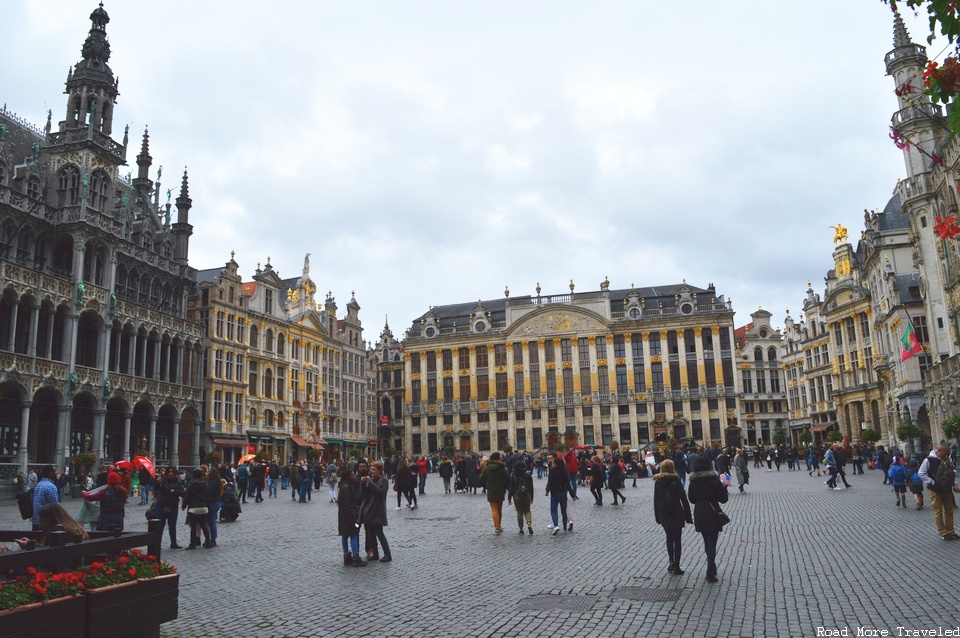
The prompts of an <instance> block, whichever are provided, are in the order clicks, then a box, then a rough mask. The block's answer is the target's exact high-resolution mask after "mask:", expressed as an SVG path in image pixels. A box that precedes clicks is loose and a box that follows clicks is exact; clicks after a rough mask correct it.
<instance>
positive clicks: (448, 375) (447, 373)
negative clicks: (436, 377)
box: [443, 370, 453, 379]
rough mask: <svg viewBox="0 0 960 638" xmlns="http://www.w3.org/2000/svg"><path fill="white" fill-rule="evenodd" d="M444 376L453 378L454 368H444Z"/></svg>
mask: <svg viewBox="0 0 960 638" xmlns="http://www.w3.org/2000/svg"><path fill="white" fill-rule="evenodd" d="M443 378H444V379H452V378H453V370H444V371H443Z"/></svg>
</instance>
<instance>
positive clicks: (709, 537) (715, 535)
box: [700, 532, 720, 576]
mask: <svg viewBox="0 0 960 638" xmlns="http://www.w3.org/2000/svg"><path fill="white" fill-rule="evenodd" d="M700 533H701V534H702V535H703V550H704V551H705V552H706V553H707V576H716V575H717V540H718V539H719V538H720V532H700Z"/></svg>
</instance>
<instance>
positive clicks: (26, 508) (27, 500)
mask: <svg viewBox="0 0 960 638" xmlns="http://www.w3.org/2000/svg"><path fill="white" fill-rule="evenodd" d="M17 507H19V508H20V517H21V518H22V519H23V520H27V519H28V518H33V488H30V489H29V490H27V491H26V492H20V493H19V494H17Z"/></svg>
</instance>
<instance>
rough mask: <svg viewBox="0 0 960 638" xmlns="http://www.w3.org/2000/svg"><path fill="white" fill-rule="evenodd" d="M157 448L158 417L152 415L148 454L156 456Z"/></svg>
mask: <svg viewBox="0 0 960 638" xmlns="http://www.w3.org/2000/svg"><path fill="white" fill-rule="evenodd" d="M156 448H157V415H156V414H151V415H150V438H149V439H147V452H153V453H154V454H156Z"/></svg>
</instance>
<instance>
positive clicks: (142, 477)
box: [137, 465, 153, 505]
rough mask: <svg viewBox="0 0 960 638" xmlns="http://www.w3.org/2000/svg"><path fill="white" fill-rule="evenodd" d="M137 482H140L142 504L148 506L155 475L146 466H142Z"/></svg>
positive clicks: (138, 472)
mask: <svg viewBox="0 0 960 638" xmlns="http://www.w3.org/2000/svg"><path fill="white" fill-rule="evenodd" d="M137 480H138V481H139V482H140V504H141V505H146V504H147V503H149V502H150V487H151V484H152V483H153V475H151V474H150V470H148V469H147V466H146V465H141V466H140V469H139V470H138V471H137Z"/></svg>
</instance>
